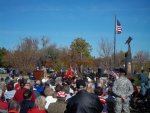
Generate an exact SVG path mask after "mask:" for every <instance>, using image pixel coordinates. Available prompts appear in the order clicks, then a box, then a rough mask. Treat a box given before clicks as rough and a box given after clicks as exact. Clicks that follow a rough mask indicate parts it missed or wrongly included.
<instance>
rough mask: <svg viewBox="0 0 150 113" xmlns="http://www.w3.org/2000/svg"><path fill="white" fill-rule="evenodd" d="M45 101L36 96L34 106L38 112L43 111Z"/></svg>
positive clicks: (42, 97)
mask: <svg viewBox="0 0 150 113" xmlns="http://www.w3.org/2000/svg"><path fill="white" fill-rule="evenodd" d="M45 104H46V100H45V97H44V96H38V97H37V98H36V100H35V106H36V107H38V108H39V109H40V110H43V109H45Z"/></svg>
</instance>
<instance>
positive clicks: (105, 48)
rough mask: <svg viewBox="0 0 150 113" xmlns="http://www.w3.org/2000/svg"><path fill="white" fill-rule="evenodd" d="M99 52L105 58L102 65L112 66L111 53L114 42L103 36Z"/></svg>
mask: <svg viewBox="0 0 150 113" xmlns="http://www.w3.org/2000/svg"><path fill="white" fill-rule="evenodd" d="M98 46H99V48H98V53H99V55H100V57H101V58H102V59H103V63H101V64H102V67H104V68H107V69H108V68H111V65H110V64H111V55H112V53H113V44H112V42H110V41H108V40H107V39H104V38H101V40H100V41H99V43H98Z"/></svg>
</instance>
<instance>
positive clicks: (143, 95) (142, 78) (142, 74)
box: [140, 70, 148, 100]
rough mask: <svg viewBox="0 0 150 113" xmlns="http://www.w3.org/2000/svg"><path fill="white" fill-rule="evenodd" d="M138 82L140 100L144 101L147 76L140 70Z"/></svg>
mask: <svg viewBox="0 0 150 113" xmlns="http://www.w3.org/2000/svg"><path fill="white" fill-rule="evenodd" d="M140 82H141V90H140V94H141V97H142V99H143V100H145V95H146V92H147V82H148V76H147V74H146V73H145V72H144V70H141V74H140Z"/></svg>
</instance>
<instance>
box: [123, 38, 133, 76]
mask: <svg viewBox="0 0 150 113" xmlns="http://www.w3.org/2000/svg"><path fill="white" fill-rule="evenodd" d="M131 41H132V38H131V37H130V36H129V38H128V39H127V41H126V42H125V44H127V45H128V51H127V52H126V53H125V69H126V72H127V75H131V74H132V54H131V47H130V43H131Z"/></svg>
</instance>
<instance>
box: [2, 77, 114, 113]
mask: <svg viewBox="0 0 150 113" xmlns="http://www.w3.org/2000/svg"><path fill="white" fill-rule="evenodd" d="M112 82H113V80H112V79H110V80H108V81H107V82H106V80H102V79H100V78H96V79H95V80H94V79H90V78H89V77H88V78H86V79H83V78H80V77H73V78H71V79H70V78H69V79H68V78H64V77H56V78H55V79H54V78H51V77H50V76H48V77H47V78H46V79H45V78H44V79H43V80H35V79H32V78H30V79H29V78H28V79H24V78H22V79H11V80H10V81H9V82H7V83H6V82H5V81H1V86H0V87H1V88H0V110H1V111H0V112H8V113H77V112H78V113H114V97H113V94H112ZM78 102H79V103H80V104H79V105H77V104H76V103H78ZM83 108H84V109H83Z"/></svg>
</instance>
